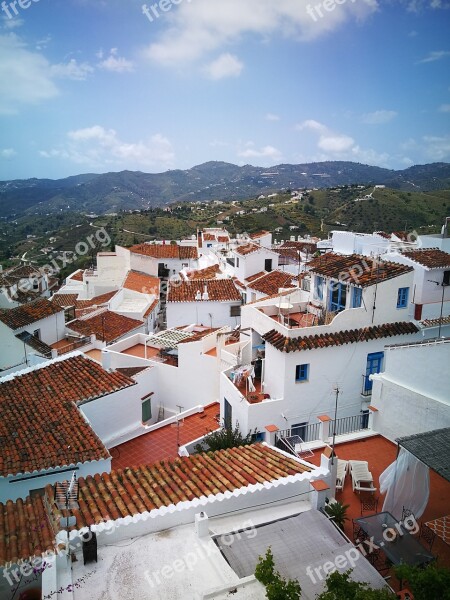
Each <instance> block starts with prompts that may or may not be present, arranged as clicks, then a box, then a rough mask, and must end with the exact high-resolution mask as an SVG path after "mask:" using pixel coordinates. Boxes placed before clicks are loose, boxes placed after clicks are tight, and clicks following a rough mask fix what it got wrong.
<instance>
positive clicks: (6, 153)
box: [0, 148, 17, 160]
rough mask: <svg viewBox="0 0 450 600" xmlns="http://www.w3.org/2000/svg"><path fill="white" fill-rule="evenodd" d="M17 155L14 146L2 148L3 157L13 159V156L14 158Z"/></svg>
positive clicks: (0, 153)
mask: <svg viewBox="0 0 450 600" xmlns="http://www.w3.org/2000/svg"><path fill="white" fill-rule="evenodd" d="M15 156H17V152H16V151H15V150H14V148H4V149H3V150H0V157H1V158H4V159H6V160H11V158H14V157H15Z"/></svg>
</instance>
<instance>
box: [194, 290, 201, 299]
mask: <svg viewBox="0 0 450 600" xmlns="http://www.w3.org/2000/svg"><path fill="white" fill-rule="evenodd" d="M195 299H196V300H201V299H202V293H201V291H200V290H198V292H197V293H196V294H195Z"/></svg>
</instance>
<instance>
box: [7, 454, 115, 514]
mask: <svg viewBox="0 0 450 600" xmlns="http://www.w3.org/2000/svg"><path fill="white" fill-rule="evenodd" d="M75 468H76V475H77V477H87V476H88V475H95V474H96V473H109V472H110V471H111V459H110V458H109V459H107V460H98V461H91V462H85V463H78V464H77V465H71V466H70V467H64V470H63V471H58V470H55V471H42V472H40V473H38V472H36V471H35V472H33V473H24V474H22V475H16V476H14V477H0V502H3V503H5V502H6V501H7V500H17V498H26V497H27V496H29V494H30V491H31V490H35V489H40V488H43V487H45V486H46V485H48V484H49V483H50V484H52V485H53V484H54V483H56V482H58V481H67V479H69V478H70V477H71V475H72V471H73V469H75ZM66 469H67V470H66ZM33 475H36V477H31V476H33ZM30 477H31V478H30Z"/></svg>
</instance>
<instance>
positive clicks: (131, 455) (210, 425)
mask: <svg viewBox="0 0 450 600" xmlns="http://www.w3.org/2000/svg"><path fill="white" fill-rule="evenodd" d="M219 414H220V404H219V403H218V402H215V403H214V404H210V405H209V406H205V409H204V411H203V412H202V413H197V414H195V415H192V416H190V417H186V418H185V419H183V421H182V422H180V426H179V429H178V428H177V426H176V424H172V425H165V426H164V427H161V428H160V429H157V430H156V431H151V432H149V433H145V434H144V435H141V436H139V437H138V438H135V439H134V440H130V441H129V442H125V443H124V444H120V445H119V446H115V448H112V449H111V456H112V457H113V460H112V469H124V468H125V467H133V466H138V465H141V464H151V463H154V462H157V461H159V460H163V459H167V458H177V457H178V443H177V430H178V435H179V443H180V446H183V445H184V444H188V443H189V442H192V441H193V440H196V439H197V438H199V437H202V436H203V435H205V434H206V433H208V431H214V430H215V429H218V428H219V422H218V420H217V415H219Z"/></svg>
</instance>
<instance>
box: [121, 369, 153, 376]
mask: <svg viewBox="0 0 450 600" xmlns="http://www.w3.org/2000/svg"><path fill="white" fill-rule="evenodd" d="M146 369H148V367H121V368H120V369H116V371H117V372H118V373H121V374H122V375H125V376H126V377H135V376H136V375H139V373H142V371H145V370H146Z"/></svg>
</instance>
